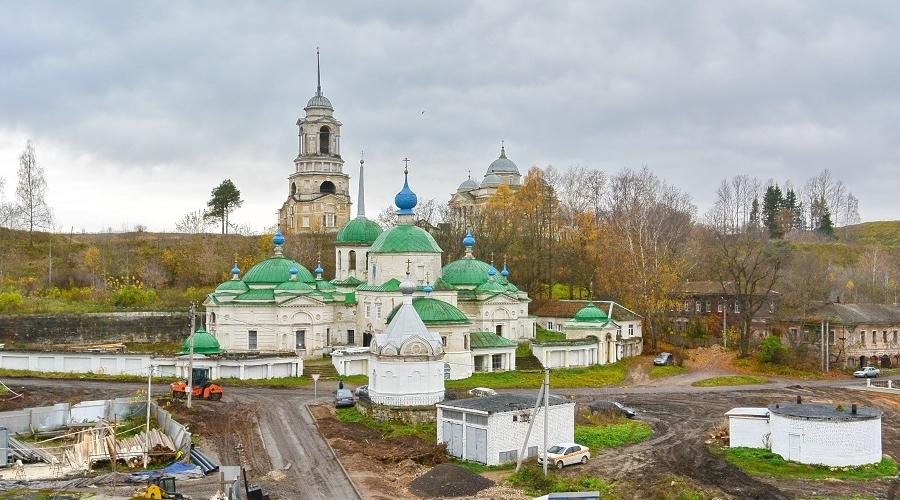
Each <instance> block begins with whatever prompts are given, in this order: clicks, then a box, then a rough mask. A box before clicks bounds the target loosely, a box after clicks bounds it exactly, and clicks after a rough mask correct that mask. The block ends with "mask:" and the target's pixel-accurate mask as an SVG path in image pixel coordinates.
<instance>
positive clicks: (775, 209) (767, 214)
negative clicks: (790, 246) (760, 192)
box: [763, 184, 784, 238]
mask: <svg viewBox="0 0 900 500" xmlns="http://www.w3.org/2000/svg"><path fill="white" fill-rule="evenodd" d="M783 205H784V197H783V196H782V194H781V189H780V188H779V187H778V185H777V184H772V185H771V186H769V187H768V188H766V194H765V195H764V196H763V224H765V226H766V229H768V231H769V237H770V238H781V237H782V236H784V228H783V227H782V225H781V220H780V212H781V207H782V206H783Z"/></svg>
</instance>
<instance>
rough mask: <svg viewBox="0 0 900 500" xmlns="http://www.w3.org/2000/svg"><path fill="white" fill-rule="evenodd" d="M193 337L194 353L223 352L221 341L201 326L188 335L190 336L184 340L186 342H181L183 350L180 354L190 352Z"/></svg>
mask: <svg viewBox="0 0 900 500" xmlns="http://www.w3.org/2000/svg"><path fill="white" fill-rule="evenodd" d="M191 339H193V342H194V354H219V353H220V352H222V348H221V347H220V346H219V341H218V340H216V338H215V337H213V336H212V335H210V334H209V333H207V331H206V330H205V329H203V327H202V326H201V327H200V328H198V329H197V331H196V332H194V333H193V334H191V335H188V338H187V339H185V340H184V343H182V344H181V352H180V353H179V354H190V352H191Z"/></svg>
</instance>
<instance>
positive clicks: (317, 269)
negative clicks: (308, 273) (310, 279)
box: [316, 262, 325, 279]
mask: <svg viewBox="0 0 900 500" xmlns="http://www.w3.org/2000/svg"><path fill="white" fill-rule="evenodd" d="M324 272H325V269H323V268H322V263H321V262H317V263H316V274H317V275H319V274H322V273H324ZM317 278H318V279H322V277H321V276H317Z"/></svg>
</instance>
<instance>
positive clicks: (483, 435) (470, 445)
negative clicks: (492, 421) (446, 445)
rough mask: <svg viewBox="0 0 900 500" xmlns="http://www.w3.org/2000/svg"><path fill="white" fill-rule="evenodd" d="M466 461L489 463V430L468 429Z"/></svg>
mask: <svg viewBox="0 0 900 500" xmlns="http://www.w3.org/2000/svg"><path fill="white" fill-rule="evenodd" d="M466 459H467V460H473V461H475V462H481V463H483V464H486V463H487V430H486V429H478V428H476V427H466Z"/></svg>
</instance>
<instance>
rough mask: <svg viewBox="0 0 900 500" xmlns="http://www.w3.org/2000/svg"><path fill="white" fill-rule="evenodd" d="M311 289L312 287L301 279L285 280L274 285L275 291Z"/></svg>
mask: <svg viewBox="0 0 900 500" xmlns="http://www.w3.org/2000/svg"><path fill="white" fill-rule="evenodd" d="M311 291H313V287H312V286H310V285H309V284H307V283H304V282H302V281H285V282H284V283H281V284H279V285H278V286H276V287H275V293H279V292H284V293H297V294H301V293H307V292H311Z"/></svg>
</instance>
